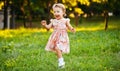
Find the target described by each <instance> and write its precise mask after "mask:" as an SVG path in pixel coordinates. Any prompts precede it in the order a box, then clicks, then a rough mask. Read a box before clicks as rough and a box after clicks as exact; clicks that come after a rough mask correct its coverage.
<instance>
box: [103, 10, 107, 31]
mask: <svg viewBox="0 0 120 71" xmlns="http://www.w3.org/2000/svg"><path fill="white" fill-rule="evenodd" d="M104 17H105V30H107V29H108V11H105V13H104Z"/></svg>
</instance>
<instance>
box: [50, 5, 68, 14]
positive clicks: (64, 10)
mask: <svg viewBox="0 0 120 71" xmlns="http://www.w3.org/2000/svg"><path fill="white" fill-rule="evenodd" d="M55 7H59V8H61V9H62V11H63V12H64V16H66V8H65V6H64V5H63V4H61V3H56V4H54V5H53V6H52V8H53V9H54V8H55Z"/></svg>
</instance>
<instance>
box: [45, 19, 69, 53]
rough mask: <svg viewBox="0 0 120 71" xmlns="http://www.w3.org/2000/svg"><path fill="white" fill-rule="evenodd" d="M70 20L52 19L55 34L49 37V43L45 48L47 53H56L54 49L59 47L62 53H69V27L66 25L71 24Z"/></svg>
mask: <svg viewBox="0 0 120 71" xmlns="http://www.w3.org/2000/svg"><path fill="white" fill-rule="evenodd" d="M69 21H70V19H68V18H63V19H60V20H57V19H51V23H52V26H53V33H52V34H51V36H50V37H49V40H48V43H47V45H46V47H45V50H47V51H55V50H54V48H55V47H58V48H59V49H60V50H61V51H62V53H69V52H70V48H69V38H68V34H67V26H66V23H67V22H69Z"/></svg>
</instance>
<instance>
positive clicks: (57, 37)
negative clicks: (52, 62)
mask: <svg viewBox="0 0 120 71" xmlns="http://www.w3.org/2000/svg"><path fill="white" fill-rule="evenodd" d="M52 8H53V11H54V17H55V19H51V20H50V21H51V23H50V24H49V25H47V22H46V21H45V20H42V21H41V24H42V25H43V26H44V27H45V28H47V29H50V28H53V33H52V34H51V36H50V38H49V40H48V43H47V45H46V48H45V50H47V51H53V52H55V53H56V54H57V57H58V67H60V68H63V67H64V66H65V61H64V58H63V57H62V53H69V52H70V47H69V38H68V34H67V29H69V30H70V31H71V32H75V29H74V28H73V27H72V26H71V25H70V19H69V18H64V15H65V12H66V9H65V6H64V5H63V4H61V3H57V4H54V5H53V7H52Z"/></svg>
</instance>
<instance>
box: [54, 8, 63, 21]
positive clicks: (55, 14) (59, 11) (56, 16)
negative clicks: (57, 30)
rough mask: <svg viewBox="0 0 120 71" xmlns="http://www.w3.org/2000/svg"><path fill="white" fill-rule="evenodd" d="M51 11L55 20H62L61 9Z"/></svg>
mask: <svg viewBox="0 0 120 71" xmlns="http://www.w3.org/2000/svg"><path fill="white" fill-rule="evenodd" d="M53 11H54V16H55V18H56V19H58V20H59V19H61V18H63V14H64V13H63V10H62V9H61V8H59V7H55V8H54V9H53Z"/></svg>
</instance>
